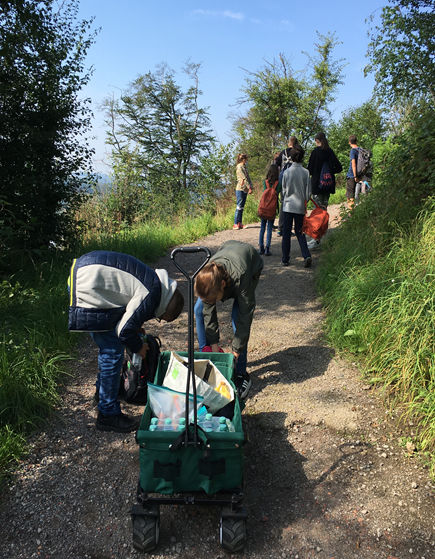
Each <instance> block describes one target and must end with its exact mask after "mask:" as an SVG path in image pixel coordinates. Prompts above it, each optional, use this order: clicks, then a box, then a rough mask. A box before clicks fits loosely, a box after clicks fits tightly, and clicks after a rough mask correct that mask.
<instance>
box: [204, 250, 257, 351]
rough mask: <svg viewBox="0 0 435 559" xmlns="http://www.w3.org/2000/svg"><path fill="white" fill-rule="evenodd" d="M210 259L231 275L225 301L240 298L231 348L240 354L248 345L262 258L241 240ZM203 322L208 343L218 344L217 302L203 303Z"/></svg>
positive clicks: (225, 292)
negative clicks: (212, 303) (215, 303)
mask: <svg viewBox="0 0 435 559" xmlns="http://www.w3.org/2000/svg"><path fill="white" fill-rule="evenodd" d="M210 261H213V262H216V263H217V264H221V265H222V266H224V268H225V269H226V271H227V272H228V274H229V276H230V278H231V283H230V285H228V286H227V287H226V288H225V291H224V297H223V299H222V300H223V301H226V300H227V299H237V302H238V304H239V316H238V319H237V322H236V331H235V334H234V337H233V343H232V349H233V351H236V352H237V353H240V352H241V351H243V350H245V349H246V348H247V346H248V340H249V334H250V331H251V324H252V319H253V317H254V310H255V288H256V287H257V284H258V280H259V278H260V274H261V270H262V269H263V259H262V258H261V256H260V255H259V253H258V252H257V251H256V250H255V248H254V247H253V246H252V245H249V244H247V243H241V242H240V241H228V242H226V243H224V244H223V245H222V247H221V248H220V249H219V250H218V251H217V253H216V254H215V255H214V256H213V257H212V258H211V260H210ZM204 324H205V333H206V338H207V343H209V344H210V345H211V344H217V343H219V323H218V319H217V312H216V305H210V304H208V303H204Z"/></svg>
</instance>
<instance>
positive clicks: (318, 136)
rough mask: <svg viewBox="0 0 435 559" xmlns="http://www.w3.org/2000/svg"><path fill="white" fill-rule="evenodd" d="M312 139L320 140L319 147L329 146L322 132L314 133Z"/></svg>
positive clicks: (325, 147)
mask: <svg viewBox="0 0 435 559" xmlns="http://www.w3.org/2000/svg"><path fill="white" fill-rule="evenodd" d="M314 139H315V140H318V141H319V142H320V149H328V148H329V144H328V140H327V139H326V136H325V133H324V132H319V133H318V134H316V135H315V136H314Z"/></svg>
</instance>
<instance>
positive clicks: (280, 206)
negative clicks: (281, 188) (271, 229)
mask: <svg viewBox="0 0 435 559" xmlns="http://www.w3.org/2000/svg"><path fill="white" fill-rule="evenodd" d="M280 197H281V201H280V204H279V217H278V231H281V233H282V230H283V217H282V202H283V199H282V194H280Z"/></svg>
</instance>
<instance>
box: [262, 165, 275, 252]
mask: <svg viewBox="0 0 435 559" xmlns="http://www.w3.org/2000/svg"><path fill="white" fill-rule="evenodd" d="M278 177H279V170H278V165H275V164H274V163H272V164H271V165H270V167H269V170H268V171H267V175H266V179H265V180H264V181H263V194H262V196H261V199H260V203H259V205H258V212H257V213H258V217H259V218H260V219H261V226H260V237H259V240H258V244H259V246H260V254H265V255H266V256H270V255H271V254H272V253H271V252H270V243H271V240H272V228H273V222H274V221H275V216H276V211H277V208H278V193H279V192H281V184H280V183H279V181H278ZM265 232H266V247H264V233H265Z"/></svg>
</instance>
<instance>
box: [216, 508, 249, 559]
mask: <svg viewBox="0 0 435 559" xmlns="http://www.w3.org/2000/svg"><path fill="white" fill-rule="evenodd" d="M219 542H220V544H221V546H222V547H223V548H224V549H225V550H226V551H229V552H230V553H238V552H239V551H243V548H244V547H245V544H246V518H238V517H233V516H224V515H222V516H221V521H220V529H219Z"/></svg>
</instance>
